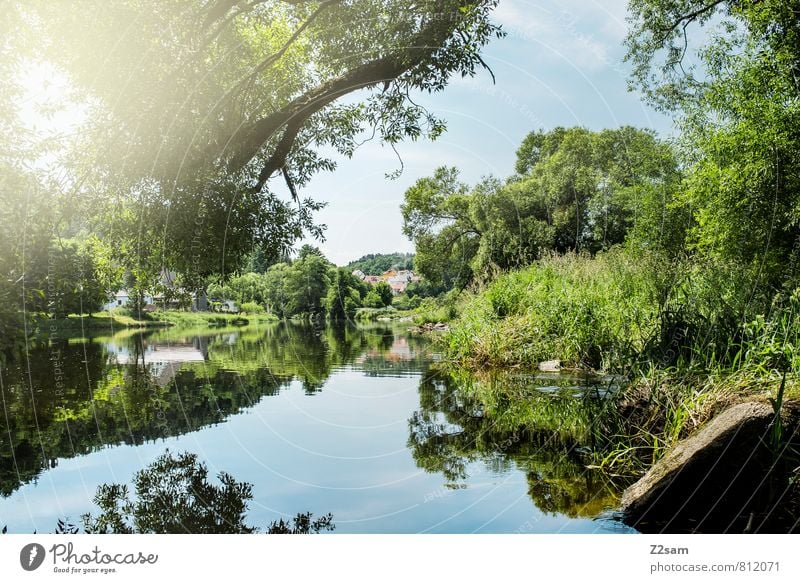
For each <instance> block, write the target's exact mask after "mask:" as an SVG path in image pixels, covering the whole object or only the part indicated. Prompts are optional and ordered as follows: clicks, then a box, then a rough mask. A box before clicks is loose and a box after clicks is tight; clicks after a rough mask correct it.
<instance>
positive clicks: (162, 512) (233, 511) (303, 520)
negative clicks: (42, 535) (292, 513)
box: [57, 450, 335, 534]
mask: <svg viewBox="0 0 800 583" xmlns="http://www.w3.org/2000/svg"><path fill="white" fill-rule="evenodd" d="M217 477H218V479H219V481H220V485H215V484H211V483H209V482H208V469H207V468H206V465H205V464H204V463H202V462H198V460H197V455H195V454H192V453H186V452H185V453H181V454H178V455H177V456H175V455H173V454H172V453H170V452H169V450H168V451H167V452H166V453H164V454H162V455H161V456H159V457H158V458H157V459H156V460H155V461H154V462H153V463H151V464H150V465H149V466H147V467H146V468H145V469H143V470H140V471H138V472H137V473H136V474H135V475H134V478H133V483H134V488H135V490H136V498H135V499H134V500H131V498H130V496H129V494H128V487H127V486H125V485H120V484H104V485H102V486H99V487H98V488H97V494H96V495H95V498H94V502H95V504H97V505H98V506H99V507H100V512H99V514H98V515H97V516H93V515H92V514H91V513H88V514H85V515H84V516H83V517H82V522H83V526H84V529H85V530H86V532H87V533H89V534H109V533H111V534H133V533H137V534H186V533H188V534H250V533H254V532H257V531H258V529H257V528H255V527H253V526H249V525H247V524H246V523H245V514H246V512H247V504H248V502H249V501H250V500H252V498H253V488H252V485H251V484H248V483H246V482H237V481H236V480H235V479H234V478H233V477H232V476H231V475H230V474H226V473H225V472H220V473H219V475H218V476H217ZM334 528H335V526H334V524H333V515H331V514H327V515H325V516H322V517H321V518H317V519H315V520H312V515H311V513H310V512H305V513H300V514H298V515H297V516H296V517H295V518H294V519H293V521H292V524H290V523H289V522H285V521H284V520H283V519H280V520H278V521H274V522H272V523H271V524H270V525H269V526H268V527H267V534H314V533H319V532H322V531H330V530H333V529H334ZM77 530H78V529H77V527H75V526H73V525H67V524H65V523H64V522H63V521H59V524H58V528H57V532H62V533H69V534H75V533H76V532H77Z"/></svg>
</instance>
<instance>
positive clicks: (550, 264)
mask: <svg viewBox="0 0 800 583" xmlns="http://www.w3.org/2000/svg"><path fill="white" fill-rule="evenodd" d="M655 269H658V261H657V260H655V259H654V258H648V257H639V258H637V259H636V260H634V259H633V258H631V257H629V256H628V255H626V254H624V253H622V252H609V253H607V254H604V255H599V256H598V257H597V258H596V259H591V258H589V257H584V256H577V255H572V254H570V255H565V256H551V257H548V258H545V259H542V260H540V261H538V262H537V263H536V264H535V265H533V266H532V267H529V268H526V269H524V270H521V271H516V272H512V273H509V274H506V275H503V276H501V277H499V278H498V279H497V280H496V281H494V282H493V283H492V284H490V285H489V286H488V287H487V288H486V289H485V290H483V292H481V293H480V294H478V295H477V296H475V297H474V299H472V300H471V301H469V302H467V304H466V306H465V307H464V311H463V313H462V315H461V318H460V320H459V321H458V323H457V324H456V325H455V326H454V327H453V329H452V330H451V331H450V332H449V334H448V336H447V338H446V341H447V352H448V354H449V356H450V357H451V358H455V359H457V360H462V361H474V362H476V363H483V364H489V365H498V366H504V365H528V366H535V365H536V364H537V363H538V362H540V361H542V360H549V359H554V358H557V359H560V360H562V361H563V362H564V364H566V365H572V366H581V367H588V368H593V369H606V370H613V369H618V368H621V367H624V366H626V365H628V364H630V363H631V362H632V360H634V359H635V358H636V357H637V355H638V354H639V352H640V351H641V350H642V348H643V347H644V346H645V344H646V342H647V340H648V338H650V336H651V335H652V334H653V333H654V331H655V330H657V328H658V314H659V302H658V295H659V294H658V285H657V278H654V277H653V270H655Z"/></svg>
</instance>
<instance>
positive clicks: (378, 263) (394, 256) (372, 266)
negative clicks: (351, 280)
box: [346, 253, 414, 275]
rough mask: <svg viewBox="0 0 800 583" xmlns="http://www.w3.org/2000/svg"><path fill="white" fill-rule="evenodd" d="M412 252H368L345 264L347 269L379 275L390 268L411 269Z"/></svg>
mask: <svg viewBox="0 0 800 583" xmlns="http://www.w3.org/2000/svg"><path fill="white" fill-rule="evenodd" d="M413 267H414V254H413V253H369V254H367V255H364V256H362V257H359V258H358V259H356V260H355V261H351V262H350V263H348V264H347V266H346V268H347V269H348V270H350V271H351V272H352V271H355V270H356V269H358V270H359V271H361V272H362V273H364V274H365V275H380V274H382V273H383V272H384V271H388V270H390V269H397V270H401V269H413Z"/></svg>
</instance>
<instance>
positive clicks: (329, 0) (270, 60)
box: [217, 0, 342, 107]
mask: <svg viewBox="0 0 800 583" xmlns="http://www.w3.org/2000/svg"><path fill="white" fill-rule="evenodd" d="M341 1H342V0H323V2H321V3H320V5H319V6H318V7H317V9H316V10H315V11H314V12H312V13H311V15H310V16H309V17H308V18H307V19H306V20H305V21H304V22H303V24H301V25H300V26H299V27H297V30H295V31H294V32H293V33H292V36H290V37H289V39H288V40H287V41H286V42H285V43H283V46H282V47H281V48H280V50H278V51H277V52H276V53H273V54H271V55H270V56H268V57H267V58H266V59H264V60H263V61H261V63H259V64H258V66H257V67H256V68H255V69H253V72H252V73H250V74H249V75H248V76H247V77H245V78H244V79H242V80H241V81H239V82H238V83H237V84H236V85H234V86H233V87H232V88H231V89H229V90H228V91H227V92H226V93H225V95H223V96H222V99H220V101H219V104H220V105H221V104H225V103H227V101H228V100H229V99H230V98H231V96H232V95H233V94H234V93H236V92H237V91H239V90H240V89H241V88H242V86H243V85H249V84H250V83H252V82H253V81H254V80H255V78H256V77H257V76H258V75H259V74H260V73H263V72H264V71H265V70H266V69H267V68H268V67H270V66H272V65H274V64H275V63H276V62H277V61H278V60H279V59H280V58H281V57H283V55H285V54H286V51H288V50H289V47H291V46H292V44H294V41H296V40H297V38H298V37H299V36H300V35H301V34H302V33H303V31H304V30H305V29H307V28H308V27H309V25H311V23H312V22H314V20H316V18H317V17H318V16H319V15H320V14H321V13H322V12H324V11H325V9H326V8H327V7H328V6H330V5H331V4H336V3H339V2H341ZM220 105H218V106H217V107H219V106H220Z"/></svg>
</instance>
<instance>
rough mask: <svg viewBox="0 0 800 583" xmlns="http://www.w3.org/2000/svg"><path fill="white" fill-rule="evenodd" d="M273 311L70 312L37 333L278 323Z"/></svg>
mask: <svg viewBox="0 0 800 583" xmlns="http://www.w3.org/2000/svg"><path fill="white" fill-rule="evenodd" d="M277 321H278V318H277V317H275V316H274V315H272V314H225V313H218V312H184V311H179V310H159V311H156V312H151V313H146V314H142V316H141V317H137V316H134V315H132V314H130V313H129V312H128V311H127V310H112V311H110V312H97V313H95V314H91V315H80V316H79V315H77V314H71V315H70V316H68V317H66V318H60V319H57V320H48V319H42V320H39V321H38V322H36V325H35V330H36V333H37V334H52V333H63V334H82V333H84V332H114V331H116V330H123V329H126V328H127V329H149V328H169V327H171V326H179V327H198V326H213V327H220V326H247V325H249V324H253V323H266V322H277Z"/></svg>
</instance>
